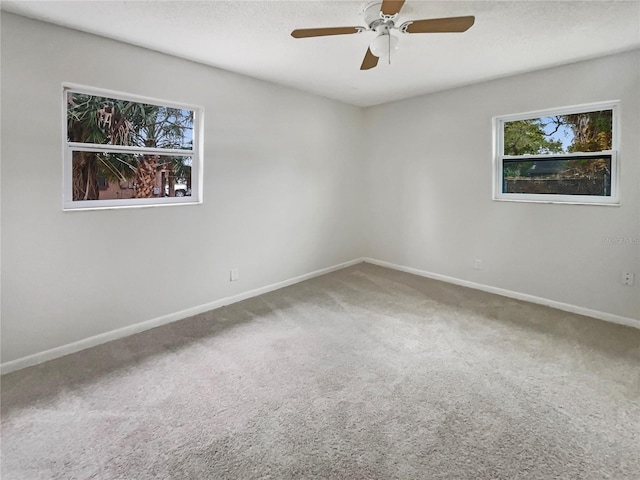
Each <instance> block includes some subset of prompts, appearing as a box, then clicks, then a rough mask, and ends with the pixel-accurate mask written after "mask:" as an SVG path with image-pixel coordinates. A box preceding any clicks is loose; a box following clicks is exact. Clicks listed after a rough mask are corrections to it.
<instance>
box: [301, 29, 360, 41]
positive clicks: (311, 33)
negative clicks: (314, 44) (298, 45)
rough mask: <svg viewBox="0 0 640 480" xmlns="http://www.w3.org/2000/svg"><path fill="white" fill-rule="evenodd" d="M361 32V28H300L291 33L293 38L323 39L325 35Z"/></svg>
mask: <svg viewBox="0 0 640 480" xmlns="http://www.w3.org/2000/svg"><path fill="white" fill-rule="evenodd" d="M362 30H363V28H362V27H329V28H301V29H298V30H294V31H293V32H291V36H292V37H293V38H307V37H324V36H327V35H349V34H350V33H358V32H361V31H362Z"/></svg>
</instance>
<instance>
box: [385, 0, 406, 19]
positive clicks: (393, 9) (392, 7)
mask: <svg viewBox="0 0 640 480" xmlns="http://www.w3.org/2000/svg"><path fill="white" fill-rule="evenodd" d="M404 2H405V0H383V2H382V6H381V7H380V11H381V12H382V13H384V14H385V15H395V14H396V13H399V12H400V9H401V8H402V5H404Z"/></svg>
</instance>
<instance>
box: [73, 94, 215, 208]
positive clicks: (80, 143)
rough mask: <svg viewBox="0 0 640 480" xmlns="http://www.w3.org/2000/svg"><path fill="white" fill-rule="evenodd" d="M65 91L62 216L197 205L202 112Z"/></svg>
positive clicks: (149, 101) (120, 96) (125, 97)
mask: <svg viewBox="0 0 640 480" xmlns="http://www.w3.org/2000/svg"><path fill="white" fill-rule="evenodd" d="M63 91H64V112H65V142H64V143H65V149H64V150H65V151H64V168H63V173H64V182H63V188H64V202H63V208H64V209H65V210H77V209H96V208H115V207H140V206H151V205H174V204H185V203H187V204H193V203H201V202H202V117H203V110H202V108H201V107H195V106H188V105H178V104H175V103H171V102H164V101H158V100H152V99H146V98H140V97H134V96H132V95H127V94H121V93H116V92H108V91H103V90H97V89H90V88H85V87H79V86H75V85H65V86H64V89H63Z"/></svg>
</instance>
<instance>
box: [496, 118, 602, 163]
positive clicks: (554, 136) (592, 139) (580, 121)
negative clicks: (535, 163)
mask: <svg viewBox="0 0 640 480" xmlns="http://www.w3.org/2000/svg"><path fill="white" fill-rule="evenodd" d="M612 124H613V111H612V110H601V111H594V112H586V113H576V114H571V115H556V116H549V117H540V118H535V119H530V120H517V121H513V122H504V154H505V155H539V154H553V153H577V152H600V151H603V150H611V148H612V146H611V145H612Z"/></svg>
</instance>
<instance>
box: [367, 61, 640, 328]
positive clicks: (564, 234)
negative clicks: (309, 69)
mask: <svg viewBox="0 0 640 480" xmlns="http://www.w3.org/2000/svg"><path fill="white" fill-rule="evenodd" d="M639 65H640V53H639V52H638V51H634V52H630V53H626V54H621V55H615V56H610V57H603V58H601V59H597V60H592V61H587V62H581V63H576V64H572V65H566V66H562V67H558V68H553V69H549V70H544V71H538V72H534V73H528V74H524V75H518V76H514V77H510V78H505V79H501V80H496V81H492V82H487V83H482V84H477V85H473V86H469V87H466V88H459V89H455V90H449V91H446V92H442V93H438V94H434V95H428V96H423V97H418V98H412V99H409V100H405V101H399V102H395V103H391V104H386V105H382V106H379V107H374V108H370V109H368V110H367V111H366V117H365V125H366V127H365V128H366V137H367V138H368V139H369V143H368V147H369V151H368V160H369V165H368V169H367V175H368V176H367V181H366V182H365V183H366V185H367V188H368V193H367V200H366V202H365V204H366V205H367V206H368V213H367V215H365V218H366V221H367V227H366V228H365V233H366V236H367V241H366V249H365V250H366V255H367V256H369V257H372V258H376V259H379V260H383V261H387V262H391V263H395V264H399V265H404V266H409V267H412V268H415V269H418V270H422V271H425V272H430V273H435V274H439V275H445V276H449V277H453V278H456V279H462V280H466V281H470V282H475V283H479V284H482V285H488V286H492V287H497V288H502V289H506V290H511V291H515V292H521V293H525V294H528V295H532V296H536V297H540V298H543V299H549V300H553V301H556V302H562V303H567V304H571V305H576V306H580V307H583V308H587V309H591V310H596V311H600V312H607V313H610V314H614V315H618V316H622V317H627V318H632V319H636V320H637V319H640V279H638V281H636V284H635V286H633V287H628V286H623V285H621V282H620V273H621V272H622V271H631V272H635V273H636V275H638V273H639V272H640V245H638V243H637V242H638V238H639V236H640V140H639V136H638V132H640V123H639V114H640V100H639V92H640V68H639ZM618 99H619V100H620V101H621V107H620V110H621V133H622V136H621V146H620V155H619V159H620V169H621V187H620V188H621V203H622V205H621V206H619V207H613V206H587V205H555V204H536V203H513V202H497V201H493V200H492V199H491V198H492V191H491V185H492V184H491V179H492V176H491V175H492V173H491V165H492V121H491V119H492V117H494V116H499V115H506V114H515V113H522V112H528V111H533V110H540V109H546V108H554V107H562V106H570V105H579V104H585V103H591V102H598V101H605V100H618ZM620 238H623V239H625V240H624V242H623V243H622V244H611V243H607V242H606V239H620ZM626 239H631V242H627V241H626ZM625 242H626V243H625ZM634 243H635V244H634ZM474 259H481V260H482V261H483V269H482V270H474V269H473V260H474Z"/></svg>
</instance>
